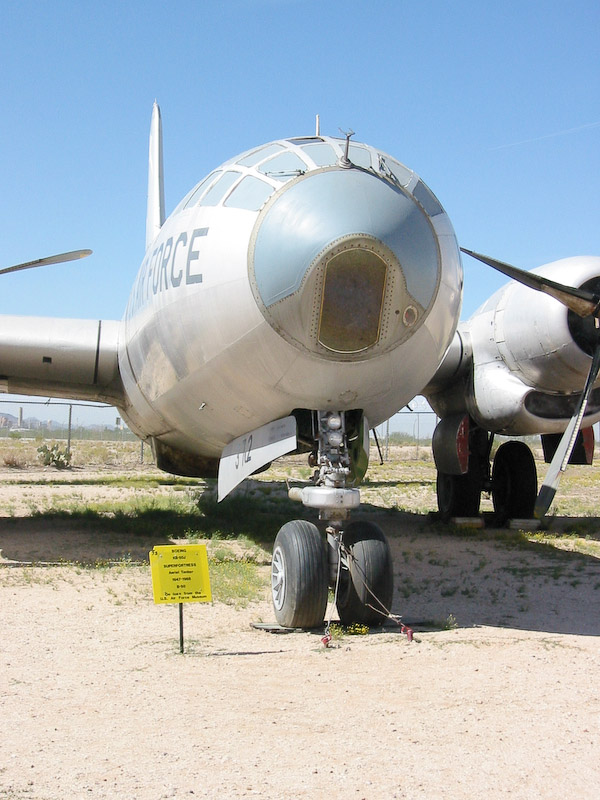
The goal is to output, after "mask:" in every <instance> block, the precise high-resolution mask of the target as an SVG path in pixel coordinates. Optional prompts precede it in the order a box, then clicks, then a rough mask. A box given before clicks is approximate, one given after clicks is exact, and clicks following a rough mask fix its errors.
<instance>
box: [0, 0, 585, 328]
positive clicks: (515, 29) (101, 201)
mask: <svg viewBox="0 0 600 800" xmlns="http://www.w3.org/2000/svg"><path fill="white" fill-rule="evenodd" d="M599 31H600V4H599V3H598V2H597V0H571V2H569V3H565V2H558V0H555V2H544V1H543V0H541V1H539V2H536V0H528V2H522V0H520V1H519V2H517V1H516V0H508V1H504V2H500V3H484V2H481V0H454V2H450V0H429V1H428V0H412V2H404V0H370V1H369V2H366V0H362V2H358V0H347V1H346V2H341V1H340V0H326V1H325V0H220V1H219V2H216V1H215V2H213V1H212V0H205V1H204V2H202V0H196V2H191V1H190V0H179V1H178V0H173V2H170V3H166V2H164V0H163V1H162V2H156V0H146V1H145V2H126V0H122V2H112V1H111V0H108V1H104V2H102V1H101V0H96V1H95V2H89V1H88V0H78V1H77V2H74V1H70V2H68V1H66V0H62V1H61V0H53V2H52V3H50V2H41V0H40V2H32V0H20V2H18V3H8V2H5V3H3V4H2V47H1V48H0V76H1V78H0V98H1V104H0V109H1V118H2V124H1V125H0V185H1V187H2V191H1V193H0V226H1V230H2V237H1V246H0V266H8V265H11V264H14V263H17V262H20V261H25V260H30V259H33V258H37V257H40V256H43V255H49V254H53V253H56V252H61V251H63V250H70V249H75V248H82V247H89V248H92V249H93V250H94V255H93V256H92V257H90V258H88V259H86V260H84V261H82V262H78V263H76V264H72V265H63V266H58V267H49V268H46V269H43V270H35V271H31V272H29V273H18V274H16V275H14V276H6V277H4V276H3V277H2V278H1V280H2V292H1V294H0V298H1V299H0V313H13V314H36V315H40V314H42V315H49V316H79V317H98V318H113V319H119V318H120V317H121V316H122V313H123V310H124V308H125V304H126V300H127V295H128V291H129V288H130V286H131V283H132V282H133V278H134V276H135V273H136V270H137V267H138V265H139V263H140V262H141V259H142V257H143V250H144V237H145V204H146V169H147V146H148V145H147V141H148V129H149V123H150V114H151V108H152V103H153V101H154V99H155V98H156V99H157V100H158V102H159V104H160V106H161V110H162V115H163V132H164V160H165V173H166V178H165V182H166V186H165V188H166V202H167V212H169V211H170V210H171V209H172V208H173V207H174V206H175V205H176V204H177V202H178V201H179V199H180V198H181V197H182V196H183V194H184V193H185V192H186V191H187V190H188V189H189V188H190V187H191V186H192V185H193V184H194V183H196V182H197V181H198V180H199V179H200V178H201V177H202V176H203V175H205V174H206V173H207V172H208V171H209V170H210V169H211V168H213V167H214V166H216V165H218V164H219V163H221V162H222V161H223V160H225V159H227V158H229V157H231V156H233V155H235V154H236V153H238V152H241V151H242V150H244V149H247V148H249V147H252V146H254V145H257V144H260V143H263V142H266V141H270V140H271V139H275V138H278V137H286V136H294V135H300V134H307V133H308V134H310V133H312V132H313V131H314V118H315V114H316V113H319V114H320V115H321V124H322V130H323V132H324V133H328V134H333V135H337V134H338V128H339V127H342V128H348V127H352V128H353V129H354V130H355V131H356V137H355V138H356V139H357V140H359V141H366V142H369V143H370V144H373V145H375V146H377V147H380V148H382V149H383V150H385V151H386V152H388V153H390V154H392V155H394V156H395V157H396V158H398V159H399V160H400V161H402V162H404V163H405V164H407V165H408V166H409V167H411V168H412V169H414V170H415V171H416V172H418V173H419V174H420V175H421V176H422V177H423V179H424V180H425V181H426V183H428V185H429V186H430V187H431V189H432V190H433V191H434V192H435V193H436V194H437V196H438V197H439V199H440V200H441V202H442V204H443V205H444V207H445V208H446V210H447V212H448V213H449V215H450V218H451V219H452V221H453V224H454V227H455V230H456V233H457V236H458V239H459V242H460V243H461V244H462V245H464V246H466V247H470V248H472V249H475V250H480V251H482V252H485V253H488V254H491V255H493V256H496V257H498V258H500V259H503V260H506V261H510V262H511V263H514V264H517V265H519V266H522V267H525V268H528V269H529V268H532V267H534V266H536V265H538V264H541V263H545V262H547V261H551V260H554V259H557V258H562V257H565V256H568V255H579V254H594V255H600V225H599V216H600V202H599V196H600V195H599V192H598V179H599V177H600V155H599V153H600V102H599V101H600V55H599V47H598V32H599ZM503 282H504V281H503V279H502V278H501V277H500V276H498V277H497V276H496V275H495V274H493V273H492V272H491V271H490V270H489V269H487V268H486V267H484V266H483V265H478V264H476V263H475V262H470V261H469V259H468V258H466V257H465V296H464V313H463V316H468V315H469V314H471V313H472V312H473V311H474V310H475V308H476V307H477V306H478V305H479V304H480V303H481V302H482V301H483V300H484V299H485V298H486V297H487V296H488V295H489V294H490V293H491V291H492V290H493V289H495V288H497V287H498V286H499V285H501V284H502V283H503Z"/></svg>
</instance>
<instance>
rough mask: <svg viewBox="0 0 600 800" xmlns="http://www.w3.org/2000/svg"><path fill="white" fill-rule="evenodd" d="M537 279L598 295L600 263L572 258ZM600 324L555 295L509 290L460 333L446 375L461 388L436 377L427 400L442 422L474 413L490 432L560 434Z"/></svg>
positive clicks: (593, 407)
mask: <svg viewBox="0 0 600 800" xmlns="http://www.w3.org/2000/svg"><path fill="white" fill-rule="evenodd" d="M533 272H535V273H537V274H540V275H544V276H546V277H548V278H550V279H551V280H554V281H557V282H559V283H566V284H569V285H571V286H583V285H585V287H586V288H591V289H593V290H594V291H596V286H597V285H600V277H599V276H600V258H597V257H592V256H581V257H575V258H565V259H562V260H560V261H555V262H553V263H552V264H546V265H544V266H542V267H539V268H538V269H536V270H533ZM594 324H595V320H594V318H592V317H588V318H586V319H581V318H580V317H577V316H576V315H575V314H574V313H573V312H571V311H568V310H567V309H566V308H565V307H564V306H563V305H561V304H560V303H559V302H558V301H557V300H555V299H554V298H552V297H550V296H549V295H546V294H543V293H541V292H537V291H534V290H533V289H530V288H528V287H526V286H523V285H522V284H520V283H516V282H512V283H509V284H507V285H506V286H504V287H503V288H502V289H500V290H499V291H498V292H496V293H495V294H494V295H493V296H492V297H491V298H490V299H489V300H488V301H487V302H486V303H485V304H484V305H483V306H482V307H481V308H480V309H478V311H476V312H475V314H474V315H473V316H472V317H471V319H470V320H469V321H468V322H467V323H466V324H465V325H464V326H460V329H459V331H458V332H457V335H456V336H455V343H454V345H455V346H454V347H451V348H450V349H449V351H448V355H447V357H446V360H445V362H444V363H443V364H442V367H443V369H444V371H445V372H444V375H448V374H453V373H454V374H455V375H456V379H455V380H454V382H453V384H452V385H451V386H448V383H447V382H446V385H443V384H444V380H442V378H443V377H444V376H442V375H440V376H439V379H438V375H436V376H435V378H434V380H433V381H432V383H431V384H430V391H427V390H426V392H425V394H426V395H427V396H428V397H429V399H430V402H431V404H432V406H433V408H434V409H435V410H436V412H437V413H438V414H439V415H440V416H441V417H445V416H447V415H448V414H456V413H459V412H461V411H467V412H468V413H469V414H470V416H471V417H472V419H473V420H474V421H475V422H476V423H477V425H479V426H480V427H482V428H484V429H485V430H488V431H494V432H496V433H506V434H511V435H517V436H518V435H525V434H533V433H559V432H561V431H563V430H564V429H565V427H566V425H567V423H568V420H569V419H570V417H571V416H572V414H573V411H574V408H575V406H576V403H577V399H578V396H579V393H580V392H581V391H582V390H583V387H584V384H585V381H586V377H587V374H588V372H589V369H590V363H591V352H592V342H593V336H592V332H593V328H594ZM459 344H460V346H459ZM442 367H441V368H440V370H439V371H438V372H440V371H441V369H442ZM446 381H447V378H446ZM438 393H439V394H438ZM584 419H585V422H584V424H585V425H586V426H589V425H592V424H593V423H594V422H596V421H597V420H598V419H600V389H595V390H594V391H593V392H592V395H591V397H590V400H589V402H588V407H587V412H586V415H585V418H584Z"/></svg>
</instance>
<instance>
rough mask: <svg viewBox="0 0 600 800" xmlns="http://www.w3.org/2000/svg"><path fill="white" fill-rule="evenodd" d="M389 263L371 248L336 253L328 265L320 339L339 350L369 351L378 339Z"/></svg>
mask: <svg viewBox="0 0 600 800" xmlns="http://www.w3.org/2000/svg"><path fill="white" fill-rule="evenodd" d="M386 276H387V265H386V263H385V262H384V261H383V260H382V259H381V258H380V257H379V256H378V255H377V254H376V253H373V252H371V251H369V250H363V249H361V248H353V249H351V250H346V251H344V252H342V253H339V254H338V255H335V256H334V257H333V258H332V259H331V260H330V261H329V262H328V263H327V266H326V268H325V276H324V280H323V293H322V298H321V314H320V318H319V342H320V344H322V345H323V347H326V348H327V349H328V350H333V351H335V352H337V353H356V352H358V351H360V350H366V349H367V348H368V347H371V346H372V345H374V344H377V341H378V339H379V331H380V326H381V311H382V307H383V299H384V295H385V283H386Z"/></svg>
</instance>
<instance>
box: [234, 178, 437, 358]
mask: <svg viewBox="0 0 600 800" xmlns="http://www.w3.org/2000/svg"><path fill="white" fill-rule="evenodd" d="M248 255H249V278H250V283H251V286H252V290H253V292H254V296H255V299H256V302H257V304H258V306H259V308H260V310H261V311H262V313H263V315H264V316H265V318H266V319H267V321H268V322H269V323H270V324H271V325H272V327H273V328H274V329H275V330H276V331H277V332H278V333H279V334H280V335H282V336H283V337H284V338H285V339H287V340H288V341H290V342H292V343H293V344H295V345H296V346H300V348H301V349H307V350H309V351H311V352H314V353H318V354H319V355H323V356H325V357H327V358H332V359H337V360H340V359H341V360H353V359H355V358H357V357H359V358H365V357H369V355H376V354H377V353H379V352H383V351H385V350H387V349H389V348H390V347H393V346H395V344H397V343H399V342H400V341H402V340H403V339H405V338H406V337H407V336H409V335H410V333H411V331H414V329H415V327H418V326H419V325H420V323H421V322H422V321H423V319H424V318H425V316H426V314H427V311H428V309H429V308H430V306H431V304H432V302H433V300H434V298H435V295H436V292H437V288H438V285H439V273H440V264H439V250H438V247H437V240H436V235H435V232H434V230H433V228H432V226H431V223H430V220H429V217H428V215H427V214H426V213H425V211H424V209H423V207H422V206H421V205H420V204H419V203H418V202H417V201H416V200H415V199H414V197H413V196H412V195H411V194H409V193H408V192H405V191H403V190H402V189H400V188H398V187H397V186H395V185H392V184H391V183H389V182H388V181H386V180H384V179H383V178H380V177H378V176H377V175H375V174H373V173H371V172H368V171H366V170H360V169H339V168H332V169H329V170H325V171H321V172H317V173H311V174H308V175H306V176H304V177H303V178H301V179H299V180H297V181H295V182H292V183H290V184H288V185H286V187H284V188H283V190H282V191H281V192H280V193H278V194H276V195H274V196H273V198H272V199H271V201H270V202H269V203H267V205H266V206H265V208H264V209H263V211H262V212H261V214H260V215H259V217H258V219H257V223H256V225H255V228H254V232H253V235H252V238H251V242H250V248H249V254H248Z"/></svg>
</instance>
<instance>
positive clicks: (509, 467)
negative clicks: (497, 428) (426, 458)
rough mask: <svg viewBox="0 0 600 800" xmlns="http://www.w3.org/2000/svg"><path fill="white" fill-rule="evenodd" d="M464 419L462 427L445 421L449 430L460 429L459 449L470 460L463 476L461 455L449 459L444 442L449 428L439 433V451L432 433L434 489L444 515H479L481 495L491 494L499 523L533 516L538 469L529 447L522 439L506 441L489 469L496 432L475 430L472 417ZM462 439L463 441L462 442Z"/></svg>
mask: <svg viewBox="0 0 600 800" xmlns="http://www.w3.org/2000/svg"><path fill="white" fill-rule="evenodd" d="M465 419H466V418H465ZM465 419H463V420H462V424H461V425H457V423H456V421H454V422H453V423H452V426H451V425H450V423H449V422H448V423H446V420H443V421H442V422H444V424H445V427H446V430H447V431H450V430H452V432H453V434H455V433H456V432H457V431H458V435H457V436H456V438H455V440H454V441H455V442H456V450H457V452H459V453H460V452H461V451H462V452H464V453H465V455H468V460H467V459H465V461H466V463H468V468H467V470H466V471H465V472H462V474H460V473H459V469H460V467H459V459H458V457H457V458H456V459H455V460H454V461H453V460H452V459H451V458H450V457H449V453H450V452H451V446H450V444H449V442H450V438H449V437H446V440H444V438H443V436H444V434H445V430H444V429H443V428H442V429H441V431H440V434H438V436H437V439H438V442H437V454H436V452H435V450H436V444H435V436H434V455H435V457H436V465H437V466H438V474H437V483H436V491H437V500H438V509H439V512H440V514H441V516H442V517H443V518H444V519H450V518H451V517H475V516H477V515H478V514H479V505H480V502H481V493H482V492H490V493H491V495H492V502H493V504H494V513H495V516H496V522H497V523H498V524H504V523H505V522H506V521H507V520H509V519H530V518H531V517H533V509H534V506H535V501H536V497H537V470H536V466H535V461H534V458H533V454H532V452H531V450H530V449H529V447H528V446H527V445H526V444H525V443H524V442H521V441H510V442H504V444H501V445H500V447H499V448H498V450H497V451H496V455H495V456H494V459H493V465H492V466H491V468H490V457H491V449H492V444H493V440H494V435H493V434H488V433H487V431H484V430H482V429H481V428H477V427H476V426H475V425H474V424H473V423H472V422H471V424H468V420H467V423H466V424H465ZM441 424H442V423H440V426H441ZM440 426H438V427H440ZM461 437H462V438H463V441H460V438H461ZM454 441H452V446H454ZM440 466H441V469H440ZM444 468H445V469H444ZM445 470H447V471H445ZM450 470H452V471H450Z"/></svg>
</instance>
